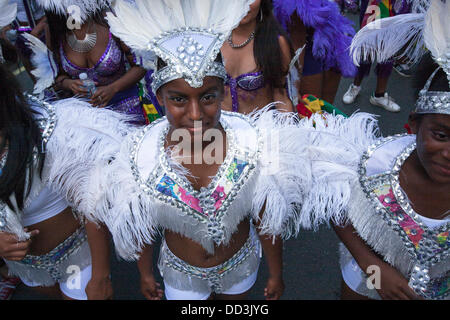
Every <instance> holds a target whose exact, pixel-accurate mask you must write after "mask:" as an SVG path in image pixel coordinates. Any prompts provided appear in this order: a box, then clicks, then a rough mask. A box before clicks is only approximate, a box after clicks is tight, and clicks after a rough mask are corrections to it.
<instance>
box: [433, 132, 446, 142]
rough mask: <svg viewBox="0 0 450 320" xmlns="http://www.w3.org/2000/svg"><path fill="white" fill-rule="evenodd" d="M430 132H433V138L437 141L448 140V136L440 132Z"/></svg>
mask: <svg viewBox="0 0 450 320" xmlns="http://www.w3.org/2000/svg"><path fill="white" fill-rule="evenodd" d="M432 132H433V135H434V137H435V138H437V139H438V140H446V139H448V135H446V134H445V133H444V132H442V131H432Z"/></svg>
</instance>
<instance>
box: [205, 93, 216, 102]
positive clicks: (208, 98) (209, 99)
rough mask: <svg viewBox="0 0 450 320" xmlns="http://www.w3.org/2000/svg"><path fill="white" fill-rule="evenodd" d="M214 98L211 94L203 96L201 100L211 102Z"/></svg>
mask: <svg viewBox="0 0 450 320" xmlns="http://www.w3.org/2000/svg"><path fill="white" fill-rule="evenodd" d="M215 98H216V95H215V94H213V93H211V94H207V95H205V96H203V100H204V101H207V102H208V101H212V100H214V99H215Z"/></svg>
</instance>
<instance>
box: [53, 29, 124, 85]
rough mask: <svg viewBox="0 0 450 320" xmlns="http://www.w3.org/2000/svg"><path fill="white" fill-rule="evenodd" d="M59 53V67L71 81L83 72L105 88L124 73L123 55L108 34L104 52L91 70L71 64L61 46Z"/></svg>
mask: <svg viewBox="0 0 450 320" xmlns="http://www.w3.org/2000/svg"><path fill="white" fill-rule="evenodd" d="M59 52H60V56H61V65H62V67H63V69H64V71H65V72H67V74H69V76H70V77H72V79H78V77H79V76H80V74H81V73H83V72H85V73H87V75H88V77H89V78H90V79H92V80H94V81H95V82H98V83H99V85H100V86H106V85H108V84H111V83H113V82H114V81H116V80H117V79H119V78H121V77H122V76H123V75H124V74H125V72H126V69H125V60H124V55H123V53H122V50H121V49H120V47H119V45H118V44H117V42H116V41H115V40H114V38H113V37H112V35H111V33H109V41H108V45H107V46H106V49H105V52H104V53H103V55H102V56H101V58H100V60H98V61H97V63H96V64H95V65H94V66H93V67H92V68H82V67H79V66H77V65H75V64H73V63H72V62H71V61H70V60H69V58H67V56H66V54H65V52H64V49H63V47H62V45H61V46H60V47H59Z"/></svg>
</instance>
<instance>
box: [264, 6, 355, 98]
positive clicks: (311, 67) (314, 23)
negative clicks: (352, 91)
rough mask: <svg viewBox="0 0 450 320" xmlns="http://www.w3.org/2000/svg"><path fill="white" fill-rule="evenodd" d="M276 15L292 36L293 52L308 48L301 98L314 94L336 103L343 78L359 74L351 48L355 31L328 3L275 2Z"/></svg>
mask: <svg viewBox="0 0 450 320" xmlns="http://www.w3.org/2000/svg"><path fill="white" fill-rule="evenodd" d="M273 3H274V13H275V16H276V18H277V19H278V21H279V22H280V23H281V24H282V26H283V27H284V29H285V30H286V31H287V32H288V33H289V34H290V36H291V39H292V42H293V45H294V49H296V50H297V49H299V48H301V47H303V46H304V45H305V44H306V47H305V52H304V61H303V63H302V64H303V66H304V67H303V77H302V81H301V83H300V85H299V91H300V95H303V94H314V95H316V96H317V97H320V98H322V99H324V100H326V101H329V102H331V103H332V102H333V101H334V97H335V95H336V91H337V88H338V86H339V81H340V78H341V75H343V76H344V77H353V76H354V75H355V72H356V67H355V66H354V64H353V62H352V61H351V58H350V56H349V52H348V48H349V46H350V43H351V40H352V37H353V35H354V34H355V31H354V29H353V27H352V23H351V22H350V21H349V20H348V19H347V18H345V17H344V16H342V15H341V13H340V10H339V7H338V5H337V4H336V3H334V2H331V1H328V0H319V1H317V0H287V1H286V0H283V1H280V0H274V1H273Z"/></svg>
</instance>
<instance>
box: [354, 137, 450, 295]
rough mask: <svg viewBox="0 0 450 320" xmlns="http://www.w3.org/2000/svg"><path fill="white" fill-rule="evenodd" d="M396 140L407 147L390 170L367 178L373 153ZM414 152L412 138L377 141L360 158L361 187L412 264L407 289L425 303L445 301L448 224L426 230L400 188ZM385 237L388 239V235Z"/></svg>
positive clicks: (449, 291)
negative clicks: (419, 296)
mask: <svg viewBox="0 0 450 320" xmlns="http://www.w3.org/2000/svg"><path fill="white" fill-rule="evenodd" d="M396 140H397V141H402V140H403V143H406V142H408V144H407V146H406V147H405V148H403V149H402V151H401V152H400V154H399V155H398V156H397V157H396V158H395V159H394V162H393V163H392V168H391V170H389V171H384V172H379V173H377V174H373V175H367V164H368V161H370V160H371V157H372V155H373V154H374V152H376V151H377V149H378V148H379V147H380V146H382V145H386V144H387V143H390V142H395V141H396ZM388 149H389V151H390V150H392V149H391V148H387V149H386V150H388ZM415 149H416V144H415V136H394V137H390V138H387V139H384V140H382V141H380V142H379V143H378V144H376V145H374V146H372V147H371V148H370V149H369V150H368V152H366V153H365V154H364V156H363V157H362V160H361V165H360V183H361V186H362V188H363V190H364V192H365V194H366V196H367V198H368V199H369V201H370V202H371V203H372V205H373V206H374V207H375V208H376V214H377V215H379V216H380V217H381V218H382V219H383V220H384V221H385V223H386V224H387V225H388V226H389V228H390V229H391V230H393V232H394V233H396V234H397V235H398V237H399V238H400V239H401V241H402V243H403V247H404V248H406V252H407V254H408V255H409V258H410V260H411V263H409V264H410V265H411V264H412V268H409V269H410V270H409V276H410V279H409V285H410V286H411V287H412V288H413V289H414V290H415V291H416V293H418V294H420V295H421V296H423V297H425V298H427V299H446V298H449V297H450V270H449V269H450V237H449V232H450V222H448V223H446V224H444V225H442V226H441V227H438V228H436V229H432V228H429V227H428V226H426V225H425V224H424V223H423V221H422V220H421V217H420V216H419V215H418V214H417V213H416V212H415V211H414V210H413V208H412V207H411V204H410V202H409V200H408V198H407V196H406V194H405V193H404V191H403V190H402V188H401V187H400V182H399V173H400V170H401V167H402V165H403V163H404V162H405V161H406V159H408V157H409V156H410V155H411V153H412V152H413V151H414V150H415ZM392 152H394V151H392ZM368 227H369V228H372V227H370V226H368ZM376 227H377V226H373V228H372V229H373V230H374V229H375V228H376ZM357 230H358V228H357ZM358 232H359V230H358ZM381 233H382V232H381ZM384 236H385V237H386V238H388V237H389V235H388V233H385V234H384ZM363 238H365V237H363ZM393 241H395V240H393ZM393 245H394V244H392V246H393ZM385 250H389V248H385ZM436 270H439V271H438V272H436Z"/></svg>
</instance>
